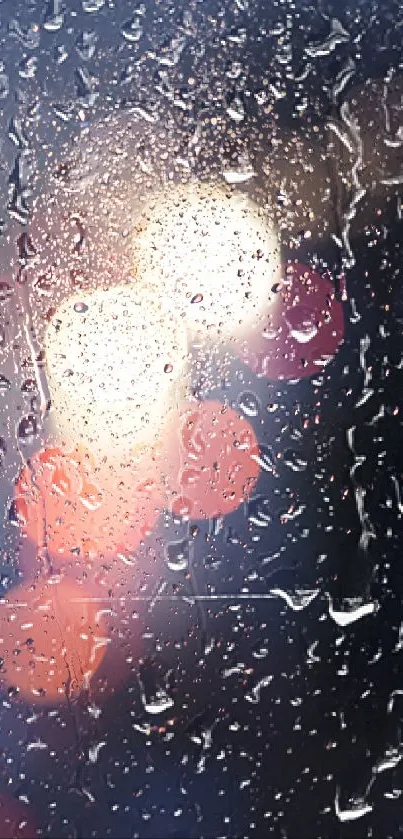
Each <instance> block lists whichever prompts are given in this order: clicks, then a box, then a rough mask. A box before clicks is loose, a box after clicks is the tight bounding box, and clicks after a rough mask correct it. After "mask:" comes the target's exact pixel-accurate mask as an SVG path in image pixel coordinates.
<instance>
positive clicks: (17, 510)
mask: <svg viewBox="0 0 403 839" xmlns="http://www.w3.org/2000/svg"><path fill="white" fill-rule="evenodd" d="M8 521H9V523H10V524H11V525H12V526H13V527H25V526H26V524H27V522H28V507H27V503H26V501H25V499H24V498H13V500H12V502H11V504H10V506H9V509H8Z"/></svg>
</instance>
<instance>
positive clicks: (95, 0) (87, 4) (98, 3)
mask: <svg viewBox="0 0 403 839" xmlns="http://www.w3.org/2000/svg"><path fill="white" fill-rule="evenodd" d="M104 5H105V0H83V12H88V13H91V12H99V11H100V9H102V8H103V6H104Z"/></svg>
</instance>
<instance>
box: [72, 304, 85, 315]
mask: <svg viewBox="0 0 403 839" xmlns="http://www.w3.org/2000/svg"><path fill="white" fill-rule="evenodd" d="M74 311H75V312H77V314H79V315H83V314H84V313H85V312H87V311H88V306H87V304H86V303H81V302H80V303H75V304H74Z"/></svg>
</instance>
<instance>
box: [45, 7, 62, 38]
mask: <svg viewBox="0 0 403 839" xmlns="http://www.w3.org/2000/svg"><path fill="white" fill-rule="evenodd" d="M63 23H64V12H63V7H62V0H49V3H48V6H47V9H46V13H45V20H44V22H43V28H44V29H46V31H47V32H57V31H58V30H59V29H61V28H62V26H63Z"/></svg>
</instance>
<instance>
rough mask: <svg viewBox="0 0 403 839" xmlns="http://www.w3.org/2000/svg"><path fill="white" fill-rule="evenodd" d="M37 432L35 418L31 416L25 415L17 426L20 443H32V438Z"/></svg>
mask: <svg viewBox="0 0 403 839" xmlns="http://www.w3.org/2000/svg"><path fill="white" fill-rule="evenodd" d="M37 432H38V426H37V422H36V417H35V416H34V415H33V414H27V416H26V417H23V418H22V420H21V421H20V423H19V426H18V437H19V439H20V440H21V442H22V443H32V441H33V439H34V437H35V436H36V434H37Z"/></svg>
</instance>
